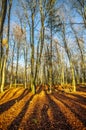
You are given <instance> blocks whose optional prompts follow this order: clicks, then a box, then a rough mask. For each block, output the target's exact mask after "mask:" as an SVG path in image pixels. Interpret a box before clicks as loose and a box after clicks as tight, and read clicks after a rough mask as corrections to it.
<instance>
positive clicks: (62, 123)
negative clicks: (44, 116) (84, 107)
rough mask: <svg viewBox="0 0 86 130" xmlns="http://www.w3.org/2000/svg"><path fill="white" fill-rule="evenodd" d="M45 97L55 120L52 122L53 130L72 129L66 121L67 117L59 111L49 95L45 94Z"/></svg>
mask: <svg viewBox="0 0 86 130" xmlns="http://www.w3.org/2000/svg"><path fill="white" fill-rule="evenodd" d="M47 97H48V100H49V104H50V106H51V109H52V113H53V117H54V120H55V122H54V124H53V127H54V130H58V129H61V130H72V126H71V125H70V124H69V123H68V122H67V119H66V117H65V116H64V114H63V113H62V112H61V110H60V108H59V106H58V105H57V104H56V103H55V102H54V101H53V100H52V99H51V98H50V96H49V95H47Z"/></svg>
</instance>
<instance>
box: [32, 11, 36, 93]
mask: <svg viewBox="0 0 86 130" xmlns="http://www.w3.org/2000/svg"><path fill="white" fill-rule="evenodd" d="M31 90H32V93H33V94H35V93H36V88H35V84H34V13H32V33H31Z"/></svg>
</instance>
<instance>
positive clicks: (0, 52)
mask: <svg viewBox="0 0 86 130" xmlns="http://www.w3.org/2000/svg"><path fill="white" fill-rule="evenodd" d="M6 12H7V0H2V7H1V12H0V75H1V78H0V84H1V82H2V69H3V68H2V67H3V64H4V62H3V60H4V59H3V58H4V57H3V47H2V37H3V27H4V21H5V17H6Z"/></svg>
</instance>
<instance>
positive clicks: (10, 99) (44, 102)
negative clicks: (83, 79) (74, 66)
mask: <svg viewBox="0 0 86 130" xmlns="http://www.w3.org/2000/svg"><path fill="white" fill-rule="evenodd" d="M0 130H86V86H85V87H81V88H80V87H79V88H78V90H77V92H75V93H65V92H64V93H63V92H62V91H60V90H58V91H53V93H52V94H50V93H47V91H45V90H42V86H41V87H38V88H37V92H36V94H35V95H33V94H32V93H31V92H30V91H29V90H28V89H24V88H22V87H18V88H11V89H9V90H6V91H5V92H4V93H3V94H0Z"/></svg>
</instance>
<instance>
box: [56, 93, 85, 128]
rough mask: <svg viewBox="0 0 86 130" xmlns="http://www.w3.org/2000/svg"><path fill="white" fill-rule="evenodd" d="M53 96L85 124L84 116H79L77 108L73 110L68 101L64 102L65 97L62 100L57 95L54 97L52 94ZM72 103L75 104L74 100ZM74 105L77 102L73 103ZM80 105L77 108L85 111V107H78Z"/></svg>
mask: <svg viewBox="0 0 86 130" xmlns="http://www.w3.org/2000/svg"><path fill="white" fill-rule="evenodd" d="M54 97H55V98H56V99H57V100H59V101H61V102H62V103H63V104H64V105H65V106H66V107H67V108H68V109H70V111H71V112H72V113H74V115H75V116H76V117H77V118H78V119H79V120H80V121H81V122H82V124H83V125H84V126H86V117H85V116H84V118H82V117H81V116H80V114H79V113H78V109H77V111H75V110H74V107H71V106H70V105H69V104H68V102H65V101H66V99H65V101H64V100H63V99H61V98H59V97H56V96H55V95H54ZM73 104H75V103H74V102H73ZM75 107H77V104H75ZM80 107H81V106H79V109H81V112H82V111H83V110H84V112H85V113H86V109H84V108H82V107H81V108H80Z"/></svg>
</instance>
